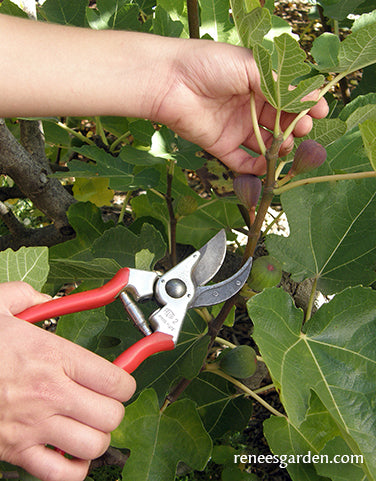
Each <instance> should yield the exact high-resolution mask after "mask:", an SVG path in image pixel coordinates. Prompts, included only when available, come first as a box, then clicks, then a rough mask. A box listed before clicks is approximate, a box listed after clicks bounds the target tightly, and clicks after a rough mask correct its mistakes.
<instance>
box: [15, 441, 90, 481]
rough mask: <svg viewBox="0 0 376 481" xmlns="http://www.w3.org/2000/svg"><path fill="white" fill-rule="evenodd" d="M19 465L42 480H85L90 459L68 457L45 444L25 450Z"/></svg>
mask: <svg viewBox="0 0 376 481" xmlns="http://www.w3.org/2000/svg"><path fill="white" fill-rule="evenodd" d="M18 465H19V466H21V467H22V468H24V469H25V470H26V471H28V472H29V473H30V474H32V475H33V476H35V477H36V478H38V479H41V480H42V481H67V480H69V481H83V480H84V479H85V477H86V474H87V472H88V469H89V461H85V460H83V459H77V458H76V459H68V458H65V457H64V456H62V455H61V454H59V453H58V452H56V451H54V450H53V449H50V448H47V447H45V446H44V445H36V446H32V447H30V448H28V449H27V450H25V451H23V453H22V457H21V459H20V460H19V461H18Z"/></svg>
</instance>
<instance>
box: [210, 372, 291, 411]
mask: <svg viewBox="0 0 376 481" xmlns="http://www.w3.org/2000/svg"><path fill="white" fill-rule="evenodd" d="M211 366H213V367H211ZM205 371H207V372H212V373H214V374H216V375H217V376H220V377H222V378H223V379H226V380H227V381H230V382H231V383H232V384H233V385H234V386H236V387H238V388H239V389H241V390H242V391H243V392H244V393H245V394H247V396H250V397H252V398H253V399H254V400H255V401H257V402H258V403H260V404H261V405H262V406H264V408H266V409H267V410H268V411H270V412H271V413H272V414H274V415H275V416H279V417H283V418H286V419H287V416H285V415H284V414H282V413H280V412H279V411H277V410H276V409H274V408H273V406H271V405H270V404H269V403H267V402H266V401H265V400H264V399H263V398H262V397H260V396H259V395H258V394H256V393H255V392H254V391H252V389H249V387H247V386H246V385H245V384H243V383H242V382H240V381H238V380H237V379H235V378H233V377H232V376H229V375H228V374H226V373H225V372H223V371H221V369H218V367H217V366H214V365H211V364H208V365H207V367H206V369H204V372H205Z"/></svg>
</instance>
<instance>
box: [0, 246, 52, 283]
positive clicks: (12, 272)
mask: <svg viewBox="0 0 376 481" xmlns="http://www.w3.org/2000/svg"><path fill="white" fill-rule="evenodd" d="M48 271H49V265H48V249H47V247H21V248H20V249H18V251H16V252H15V251H13V250H12V249H6V250H5V251H3V252H0V282H10V281H24V282H27V283H28V284H30V285H32V286H33V287H34V289H37V290H39V291H40V290H41V289H42V287H43V285H44V284H45V282H46V280H47V275H48Z"/></svg>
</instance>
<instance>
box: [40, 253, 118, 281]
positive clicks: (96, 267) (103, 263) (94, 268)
mask: <svg viewBox="0 0 376 481" xmlns="http://www.w3.org/2000/svg"><path fill="white" fill-rule="evenodd" d="M120 268H121V266H120V265H119V264H118V263H117V262H116V261H114V260H113V259H101V258H96V259H91V260H90V262H88V261H81V260H76V259H68V258H57V259H51V260H50V273H49V275H48V280H49V281H50V282H54V283H58V282H59V283H60V284H62V283H63V282H68V281H71V280H72V279H75V280H89V281H96V282H98V283H103V282H104V281H105V280H106V279H110V278H111V277H113V276H114V275H115V274H116V273H117V271H118V270H119V269H120Z"/></svg>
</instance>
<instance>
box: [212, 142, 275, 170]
mask: <svg viewBox="0 0 376 481" xmlns="http://www.w3.org/2000/svg"><path fill="white" fill-rule="evenodd" d="M218 158H219V159H220V160H221V161H222V162H223V163H225V164H226V165H227V166H228V167H230V169H232V170H234V171H236V172H238V173H239V174H253V175H263V174H265V171H266V160H265V157H263V156H259V157H252V156H251V155H249V154H248V152H246V151H245V150H243V149H240V148H239V149H235V150H233V151H232V152H229V153H227V154H225V155H222V156H221V157H218Z"/></svg>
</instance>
